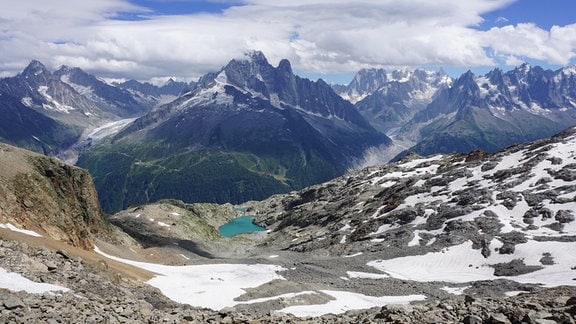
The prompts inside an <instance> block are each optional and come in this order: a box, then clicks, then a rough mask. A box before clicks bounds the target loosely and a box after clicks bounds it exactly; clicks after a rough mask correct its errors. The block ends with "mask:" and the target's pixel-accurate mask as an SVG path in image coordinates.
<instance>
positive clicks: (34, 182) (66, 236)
mask: <svg viewBox="0 0 576 324" xmlns="http://www.w3.org/2000/svg"><path fill="white" fill-rule="evenodd" d="M0 222H2V223H8V222H9V223H12V224H14V225H15V226H17V227H22V228H26V229H31V230H35V231H39V232H40V233H41V234H44V235H47V236H49V237H51V238H54V239H57V240H62V241H66V242H68V243H69V244H72V245H74V246H78V247H81V248H84V249H91V248H92V247H93V244H92V239H93V237H94V235H101V236H109V235H110V230H111V228H110V225H109V224H108V222H107V220H106V219H105V218H104V216H103V214H102V212H101V210H100V207H99V204H98V195H97V193H96V190H95V188H94V184H93V182H92V178H91V176H90V174H89V173H88V172H87V171H85V170H83V169H80V168H77V167H73V166H70V165H67V164H65V163H63V162H60V161H58V160H56V159H53V158H49V157H45V156H42V155H38V154H34V153H32V152H28V151H25V150H21V149H18V148H15V147H12V146H9V145H5V144H0Z"/></svg>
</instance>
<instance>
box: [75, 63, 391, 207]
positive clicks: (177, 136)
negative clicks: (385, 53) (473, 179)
mask: <svg viewBox="0 0 576 324" xmlns="http://www.w3.org/2000/svg"><path fill="white" fill-rule="evenodd" d="M389 143H390V140H389V139H388V138H387V137H386V136H385V135H383V134H380V133H378V132H377V131H376V130H375V129H374V128H372V126H370V125H369V124H368V123H367V122H366V120H365V119H364V118H363V117H362V116H361V115H360V114H359V113H358V112H357V111H356V110H355V109H354V107H353V106H352V105H351V104H350V103H349V102H347V101H345V100H343V99H342V98H341V97H339V96H338V95H337V94H336V93H334V91H333V90H332V89H331V88H330V86H329V85H327V84H326V83H324V82H323V81H318V82H312V81H310V80H307V79H302V78H299V77H297V76H295V75H294V74H293V72H292V69H291V67H290V63H289V62H288V61H286V60H283V61H281V62H280V64H279V65H278V67H273V66H271V65H270V64H269V63H268V62H267V60H266V58H265V57H264V56H263V55H262V53H259V52H254V53H251V54H250V55H249V56H248V57H247V58H246V59H244V60H233V61H231V62H230V63H229V64H228V65H227V66H225V67H224V68H223V69H222V70H221V71H220V72H218V73H212V74H208V75H206V76H204V77H203V78H201V80H200V81H199V83H198V86H197V88H195V89H194V90H193V91H190V92H188V93H185V94H184V95H182V96H181V97H179V98H178V99H177V100H175V101H173V102H171V103H169V104H166V105H163V106H160V107H158V108H156V109H154V110H153V111H151V112H150V113H149V114H147V115H146V116H144V117H142V118H139V119H138V120H136V121H135V122H134V123H133V124H132V125H131V126H129V127H127V128H126V129H124V130H123V131H122V132H120V133H119V134H118V135H117V136H115V137H114V138H113V139H111V140H110V141H109V142H106V143H102V145H98V146H96V147H94V148H92V149H91V150H90V151H88V152H87V153H86V154H84V155H83V156H81V158H80V160H79V164H80V165H81V166H84V167H86V168H88V169H89V170H90V171H91V172H92V173H93V175H94V176H95V181H96V184H97V187H98V188H99V192H100V195H101V200H102V203H103V207H104V208H105V209H107V210H118V209H121V208H123V207H126V206H128V205H130V204H135V203H142V202H147V201H153V200H157V199H160V198H169V197H170V198H178V199H182V200H185V201H188V202H194V201H213V202H241V201H246V200H251V199H261V198H264V197H266V196H269V195H270V194H273V193H277V192H285V191H288V190H292V189H295V188H301V187H303V186H306V185H309V184H313V183H318V182H321V181H326V180H329V179H331V178H333V177H335V176H338V175H341V174H342V173H343V172H344V171H345V170H346V169H347V167H348V166H350V164H351V163H352V162H353V160H354V159H360V158H362V155H363V154H364V152H365V150H366V149H368V148H370V147H373V146H380V145H389ZM111 160H114V161H115V162H113V163H112V164H113V165H114V166H110V163H109V162H110V161H111ZM119 192H121V193H124V194H120V195H119V194H118V193H119Z"/></svg>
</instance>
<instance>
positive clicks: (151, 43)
mask: <svg viewBox="0 0 576 324" xmlns="http://www.w3.org/2000/svg"><path fill="white" fill-rule="evenodd" d="M0 2H3V3H2V9H1V10H0V49H1V50H0V76H10V75H15V74H16V73H18V72H20V71H21V70H22V69H23V68H24V67H25V66H26V65H27V64H28V62H29V61H30V60H32V59H36V60H39V61H41V62H43V63H44V64H45V65H47V66H48V67H49V68H50V69H57V68H58V67H59V66H61V65H69V66H78V67H81V68H82V69H84V70H86V71H88V72H90V73H93V74H96V75H99V76H103V77H107V78H133V79H138V80H142V81H148V80H150V81H153V82H156V83H158V82H160V81H162V80H165V79H166V78H168V77H176V78H178V79H180V80H190V79H195V78H197V77H198V76H200V75H202V74H204V73H206V72H210V71H216V70H219V69H220V68H221V67H222V66H223V65H225V64H226V63H227V62H228V61H229V60H230V59H232V58H236V57H241V56H242V55H243V53H246V52H247V51H250V50H261V51H263V52H264V54H265V55H266V56H267V57H268V59H269V61H270V62H271V63H272V64H274V65H275V64H277V63H278V61H279V60H280V59H282V58H287V59H289V60H290V61H291V62H292V65H293V67H294V69H295V70H296V72H297V73H298V74H300V75H302V76H306V77H310V78H317V77H323V78H324V79H326V80H327V81H329V82H339V83H347V82H348V81H349V80H350V79H351V77H352V75H353V73H354V72H356V71H358V70H359V69H360V68H365V67H384V68H386V69H393V68H398V67H405V68H416V67H424V68H439V67H443V68H444V69H445V70H446V71H448V72H449V73H451V74H459V73H461V72H464V71H466V70H468V69H472V70H473V71H474V72H476V73H477V74H483V73H485V72H486V71H488V70H490V69H492V68H494V67H497V66H499V67H501V68H503V69H505V70H508V69H511V68H513V67H514V66H516V65H519V64H521V63H522V62H524V61H527V62H530V63H531V64H534V65H541V66H544V67H548V68H558V67H560V66H565V65H573V64H575V63H576V15H574V12H575V9H576V3H573V1H572V0H546V1H541V0H465V1H463V0H434V1H430V0H285V1H282V0H82V1H78V0H50V1H46V0H19V1H12V0H0Z"/></svg>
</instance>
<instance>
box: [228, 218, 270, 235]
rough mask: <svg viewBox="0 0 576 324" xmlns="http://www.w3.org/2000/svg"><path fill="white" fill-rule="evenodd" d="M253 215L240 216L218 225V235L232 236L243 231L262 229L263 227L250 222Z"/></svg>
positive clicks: (249, 231) (250, 231)
mask: <svg viewBox="0 0 576 324" xmlns="http://www.w3.org/2000/svg"><path fill="white" fill-rule="evenodd" d="M253 219H254V216H240V217H237V218H234V219H233V220H231V221H229V222H228V223H226V224H224V225H222V226H220V227H218V231H219V232H220V235H222V236H224V237H232V236H235V235H239V234H244V233H252V232H259V231H264V230H265V228H264V227H261V226H258V225H256V224H254V223H252V220H253Z"/></svg>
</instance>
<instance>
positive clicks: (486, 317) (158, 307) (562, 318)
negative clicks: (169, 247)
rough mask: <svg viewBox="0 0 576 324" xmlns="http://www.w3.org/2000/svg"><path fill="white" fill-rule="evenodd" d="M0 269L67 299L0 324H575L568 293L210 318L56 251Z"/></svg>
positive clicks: (8, 249) (44, 296) (6, 302)
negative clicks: (307, 314) (307, 313)
mask: <svg viewBox="0 0 576 324" xmlns="http://www.w3.org/2000/svg"><path fill="white" fill-rule="evenodd" d="M0 268H3V269H5V270H6V271H7V272H8V273H18V274H21V275H22V276H23V277H25V278H27V279H29V280H31V281H33V282H36V283H50V284H53V285H58V286H62V287H66V288H68V289H69V290H68V291H53V292H44V293H37V294H34V293H28V292H24V291H20V292H14V291H10V290H2V291H1V293H0V322H2V323H187V322H188V323H377V322H380V323H575V320H574V319H575V318H576V287H568V286H562V287H556V288H553V289H542V290H537V291H534V292H532V293H523V294H520V295H517V296H514V297H508V298H495V297H490V298H488V297H487V298H475V297H472V296H469V295H461V296H455V297H454V298H453V299H447V300H441V301H437V300H436V301H426V302H420V303H416V304H412V305H388V306H384V307H376V308H372V309H369V310H362V311H349V312H347V313H345V314H340V315H325V316H322V317H315V318H312V317H308V318H297V317H293V316H291V315H288V314H281V313H276V312H264V313H262V312H259V313H258V312H255V311H253V312H250V311H244V312H238V311H237V310H234V309H224V310H221V311H212V310H207V309H198V308H194V307H191V306H188V305H182V304H178V303H175V302H173V301H171V300H169V299H167V298H166V297H164V296H163V295H162V294H161V293H160V292H159V291H158V290H156V289H155V288H153V287H150V286H148V285H146V284H143V283H142V282H140V281H137V280H132V279H130V278H125V277H123V276H120V275H118V274H114V273H113V272H112V271H110V270H109V269H108V267H107V265H106V263H105V262H104V261H103V262H101V263H98V264H89V263H88V262H85V261H84V260H83V259H82V258H80V257H75V256H71V255H69V254H68V253H67V252H66V251H64V250H59V251H53V250H49V249H46V248H37V247H32V246H30V245H28V244H26V243H24V242H17V241H11V240H0Z"/></svg>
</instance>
